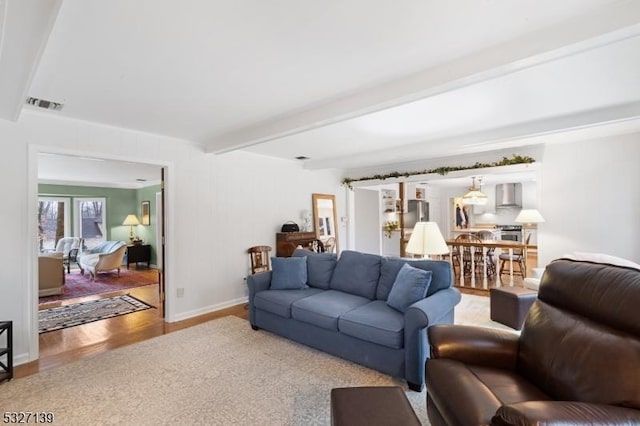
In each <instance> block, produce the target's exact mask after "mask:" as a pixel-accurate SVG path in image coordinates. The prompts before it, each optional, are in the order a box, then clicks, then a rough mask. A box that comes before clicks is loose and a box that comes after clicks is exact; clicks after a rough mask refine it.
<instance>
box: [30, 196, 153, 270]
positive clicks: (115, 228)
mask: <svg viewBox="0 0 640 426" xmlns="http://www.w3.org/2000/svg"><path fill="white" fill-rule="evenodd" d="M159 191H160V185H153V186H149V187H146V188H141V189H121V188H105V187H94V186H69V185H50V184H38V195H39V196H42V197H70V198H71V199H72V200H71V232H72V234H73V232H74V227H75V224H74V211H73V209H74V204H75V203H74V201H73V198H76V197H90V198H93V197H94V198H105V199H106V205H107V214H106V220H107V223H106V231H107V239H108V240H122V241H125V242H127V243H128V242H129V227H128V226H124V225H122V222H123V221H124V218H125V217H127V215H129V214H135V215H136V216H138V220H142V218H141V213H142V207H141V205H140V203H141V202H142V201H149V202H150V203H151V225H150V226H143V225H139V226H136V227H134V228H133V234H134V235H138V236H140V238H141V239H142V240H143V241H144V243H145V244H151V263H153V264H156V260H157V248H156V247H157V244H156V222H157V217H156V212H157V209H156V195H155V194H156V192H159Z"/></svg>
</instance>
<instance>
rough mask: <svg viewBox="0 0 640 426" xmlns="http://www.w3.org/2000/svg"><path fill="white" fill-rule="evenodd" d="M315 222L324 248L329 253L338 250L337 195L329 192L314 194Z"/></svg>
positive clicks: (317, 235)
mask: <svg viewBox="0 0 640 426" xmlns="http://www.w3.org/2000/svg"><path fill="white" fill-rule="evenodd" d="M311 198H312V202H313V223H314V226H315V230H316V238H317V239H319V240H320V241H322V244H323V245H324V249H325V251H326V252H329V253H337V252H338V227H337V223H338V214H337V212H336V196H335V195H329V194H312V195H311Z"/></svg>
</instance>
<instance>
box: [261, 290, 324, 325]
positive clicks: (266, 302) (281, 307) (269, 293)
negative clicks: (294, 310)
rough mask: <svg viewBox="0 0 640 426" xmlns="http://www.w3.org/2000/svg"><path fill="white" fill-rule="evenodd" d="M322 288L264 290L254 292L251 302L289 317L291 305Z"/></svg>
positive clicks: (264, 309)
mask: <svg viewBox="0 0 640 426" xmlns="http://www.w3.org/2000/svg"><path fill="white" fill-rule="evenodd" d="M321 291H322V290H320V289H317V288H302V289H298V290H266V291H260V292H258V293H256V295H255V297H254V299H253V303H254V305H255V307H256V308H258V309H262V310H263V311H267V312H270V313H272V314H275V315H278V316H281V317H283V318H291V305H292V304H293V303H294V302H296V301H298V300H300V299H304V298H305V297H309V296H313V295H314V294H317V293H320V292H321Z"/></svg>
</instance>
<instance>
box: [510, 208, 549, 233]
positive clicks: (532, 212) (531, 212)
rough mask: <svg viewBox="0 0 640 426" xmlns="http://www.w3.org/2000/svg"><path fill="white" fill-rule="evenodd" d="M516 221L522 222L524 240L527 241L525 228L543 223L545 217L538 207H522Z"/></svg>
mask: <svg viewBox="0 0 640 426" xmlns="http://www.w3.org/2000/svg"><path fill="white" fill-rule="evenodd" d="M515 222H516V223H522V225H523V226H522V240H523V241H525V239H524V234H525V228H527V227H531V226H532V225H535V224H537V223H543V222H544V218H543V217H542V215H541V214H540V212H539V211H538V210H536V209H522V210H520V213H518V216H516V218H515Z"/></svg>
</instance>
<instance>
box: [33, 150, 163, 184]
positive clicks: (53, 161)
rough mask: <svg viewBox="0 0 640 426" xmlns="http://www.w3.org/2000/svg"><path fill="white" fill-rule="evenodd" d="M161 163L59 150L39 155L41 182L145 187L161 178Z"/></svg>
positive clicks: (157, 182)
mask: <svg viewBox="0 0 640 426" xmlns="http://www.w3.org/2000/svg"><path fill="white" fill-rule="evenodd" d="M160 173H161V171H160V167H159V166H153V165H150V164H141V163H132V162H127V161H113V160H105V159H99V158H88V157H75V156H70V155H58V154H44V153H42V154H39V155H38V182H40V183H50V184H57V185H81V186H98V187H108V188H143V187H146V186H150V185H157V184H159V183H160V181H161V176H160Z"/></svg>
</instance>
